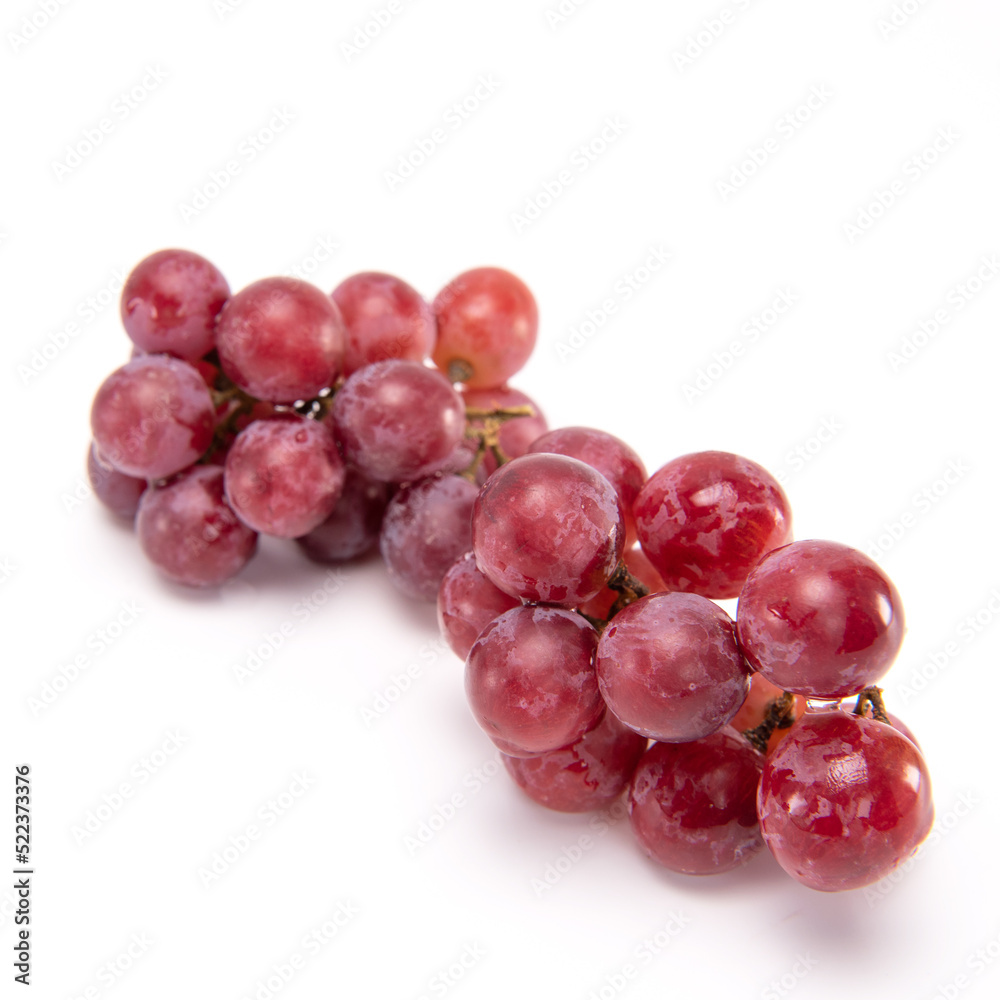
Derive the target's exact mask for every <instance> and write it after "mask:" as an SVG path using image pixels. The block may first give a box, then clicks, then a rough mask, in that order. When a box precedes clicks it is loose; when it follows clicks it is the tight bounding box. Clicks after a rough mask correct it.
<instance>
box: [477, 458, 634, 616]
mask: <svg viewBox="0 0 1000 1000" xmlns="http://www.w3.org/2000/svg"><path fill="white" fill-rule="evenodd" d="M472 541H473V548H474V550H475V553H476V564H477V565H478V566H479V568H480V569H481V570H482V571H483V573H485V574H486V576H487V577H489V579H490V580H492V581H493V583H495V584H496V585H497V586H498V587H499V588H500V589H501V590H503V591H506V592H507V593H508V594H511V595H512V596H514V597H520V598H523V599H525V600H529V601H543V602H546V603H548V604H561V605H565V606H567V607H576V606H577V605H579V604H582V603H583V602H584V601H586V600H588V599H589V598H591V597H593V596H594V595H595V594H596V593H597V592H598V591H599V590H600V589H601V588H602V587H603V586H604V585H605V584H606V583H607V582H608V579H609V577H610V576H611V574H612V573H613V572H614V570H615V567H616V566H617V565H618V560H619V559H620V558H621V555H622V549H623V547H624V544H625V528H624V521H623V518H622V511H621V505H620V504H619V502H618V496H617V494H616V493H615V491H614V487H612V485H611V484H610V483H609V482H608V481H607V480H606V479H605V478H604V476H602V475H601V474H600V473H599V472H597V471H595V470H594V469H592V468H591V467H590V466H589V465H585V464H584V463H583V462H580V461H578V460H577V459H575V458H567V457H566V456H565V455H524V456H522V457H521V458H515V459H514V460H513V461H512V462H508V463H507V464H506V465H503V466H501V467H500V468H499V469H497V471H496V472H494V473H493V475H492V476H490V478H489V479H487V481H486V485H485V486H484V487H483V489H482V490H481V492H480V494H479V497H478V498H477V500H476V506H475V509H474V510H473V514H472Z"/></svg>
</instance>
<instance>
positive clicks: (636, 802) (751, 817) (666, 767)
mask: <svg viewBox="0 0 1000 1000" xmlns="http://www.w3.org/2000/svg"><path fill="white" fill-rule="evenodd" d="M763 763H764V758H763V756H762V755H761V754H759V753H758V752H757V751H756V750H754V748H753V747H752V746H750V744H749V743H748V742H747V741H746V740H745V739H744V738H743V737H742V736H741V735H740V734H739V733H737V732H736V730H735V729H733V728H732V727H731V726H726V727H725V728H724V729H720V730H719V731H718V732H716V733H712V734H711V735H710V736H706V737H704V738H703V739H700V740H695V741H693V742H690V743H654V744H653V745H652V746H651V747H650V748H649V749H648V750H647V751H646V753H645V754H644V755H643V757H642V759H641V760H640V761H639V766H638V767H637V768H636V772H635V775H634V776H633V778H632V784H631V787H630V788H629V819H630V820H631V823H632V831H633V832H634V833H635V835H636V839H637V840H638V841H639V844H640V846H641V847H642V849H643V850H644V851H645V852H646V854H647V855H649V857H651V858H652V859H653V860H654V861H657V862H659V863H660V864H661V865H665V866H666V867H667V868H670V869H671V870H672V871H675V872H683V873H685V874H687V875H714V874H718V873H719V872H727V871H730V870H731V869H733V868H738V867H739V866H740V865H742V864H746V862H747V861H749V860H750V858H752V857H753V856H754V855H755V854H756V853H757V852H758V851H760V849H761V847H762V846H763V841H762V840H761V833H760V827H759V825H758V823H757V809H756V799H757V785H758V782H759V780H760V773H761V767H762V765H763Z"/></svg>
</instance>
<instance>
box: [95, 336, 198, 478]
mask: <svg viewBox="0 0 1000 1000" xmlns="http://www.w3.org/2000/svg"><path fill="white" fill-rule="evenodd" d="M90 426H91V430H92V431H93V434H94V441H95V443H96V445H97V448H98V450H99V451H100V453H101V457H102V458H103V459H104V461H105V462H108V463H110V464H111V465H112V466H113V467H114V468H116V469H117V470H118V471H119V472H124V473H125V474H126V475H129V476H135V477H136V478H139V479H165V478H166V477H167V476H172V475H173V474H174V473H175V472H180V471H181V469H184V468H187V466H189V465H191V463H192V462H196V461H197V460H198V459H199V458H201V456H202V455H204V454H205V452H206V451H207V450H208V447H209V445H210V444H211V443H212V430H213V428H214V426H215V408H214V406H213V405H212V397H211V395H210V394H209V391H208V387H207V386H206V385H205V383H204V381H203V380H202V377H201V376H200V375H199V374H198V372H197V371H195V369H194V368H192V367H191V366H190V365H189V364H188V363H187V362H185V361H180V360H178V359H177V358H171V357H168V356H167V355H165V354H145V355H142V356H141V357H138V358H135V359H133V360H132V361H129V362H128V364H126V365H123V366H122V367H121V368H119V369H118V370H117V371H114V372H112V373H111V374H110V375H109V376H108V377H107V378H106V379H105V380H104V382H103V383H102V385H101V387H100V388H99V389H98V390H97V395H96V396H95V397H94V403H93V406H92V407H91V410H90Z"/></svg>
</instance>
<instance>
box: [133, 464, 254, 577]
mask: <svg viewBox="0 0 1000 1000" xmlns="http://www.w3.org/2000/svg"><path fill="white" fill-rule="evenodd" d="M135 528H136V534H137V535H138V536H139V544H140V545H141V546H142V550H143V552H145V553H146V556H147V557H148V558H149V560H150V561H151V562H152V563H153V564H154V565H155V566H156V568H157V569H159V570H160V571H161V572H162V573H163V574H164V575H165V576H167V577H169V578H170V579H171V580H173V581H175V582H176V583H183V584H186V585H187V586H189V587H211V586H215V585H217V584H220V583H222V582H224V581H225V580H228V579H229V578H230V577H231V576H234V575H235V574H236V573H238V572H239V571H240V570H241V569H242V568H243V567H244V566H245V565H246V564H247V562H249V560H250V558H251V556H253V554H254V552H255V550H256V548H257V533H256V532H255V531H253V530H252V529H250V528H248V527H247V526H246V525H245V524H244V523H243V522H242V521H241V520H240V519H239V518H238V517H237V516H236V515H235V514H234V513H233V510H232V508H231V507H230V506H229V504H228V503H226V498H225V494H224V492H223V488H222V469H220V468H218V467H217V466H208V465H201V466H195V467H194V468H193V469H190V470H189V471H188V472H187V473H185V474H184V475H183V476H180V477H179V478H177V479H174V480H172V481H171V482H169V483H167V484H166V485H165V486H158V487H154V488H151V489H148V490H147V491H146V492H145V493H144V494H143V495H142V499H141V500H140V501H139V511H138V514H137V515H136V522H135Z"/></svg>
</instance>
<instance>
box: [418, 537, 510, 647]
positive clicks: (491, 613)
mask: <svg viewBox="0 0 1000 1000" xmlns="http://www.w3.org/2000/svg"><path fill="white" fill-rule="evenodd" d="M520 606H521V602H520V601H519V600H518V599H517V598H516V597H511V596H510V594H505V593H504V592H503V591H502V590H500V589H499V588H498V587H495V586H494V585H493V584H492V583H491V582H490V581H489V580H488V579H487V578H486V577H485V576H484V575H483V574H482V573H481V572H480V571H479V567H478V566H476V557H475V556H474V555H473V553H472V552H466V553H465V554H464V555H463V556H461V557H460V558H459V559H457V560H456V561H455V562H454V563H452V565H451V567H450V568H449V569H448V571H447V572H446V573H445V575H444V577H443V578H442V580H441V587H440V588H439V590H438V598H437V615H438V625H439V626H440V627H441V634H442V635H443V636H444V638H445V641H446V642H447V643H448V645H449V646H451V648H452V649H453V650H454V651H455V653H456V655H458V656H460V657H461V658H462V659H463V660H464V659H465V658H466V657H467V656H468V655H469V650H470V649H472V644H473V643H474V642H475V641H476V639H477V638H478V636H479V633H480V632H482V630H483V629H484V628H486V626H487V625H489V623H490V622H491V621H493V619H494V618H499V617H500V615H502V614H503V613H504V612H505V611H510V609H511V608H518V607H520Z"/></svg>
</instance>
